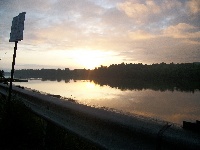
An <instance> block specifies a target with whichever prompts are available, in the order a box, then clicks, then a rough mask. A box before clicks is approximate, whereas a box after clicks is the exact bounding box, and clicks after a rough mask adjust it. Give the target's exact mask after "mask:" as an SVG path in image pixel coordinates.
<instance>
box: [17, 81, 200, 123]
mask: <svg viewBox="0 0 200 150" xmlns="http://www.w3.org/2000/svg"><path fill="white" fill-rule="evenodd" d="M14 84H15V85H21V86H24V87H28V88H31V89H35V90H39V91H42V92H46V93H51V94H56V95H61V96H62V97H67V98H72V99H74V100H76V101H77V102H78V103H81V104H85V105H89V106H93V107H100V108H104V109H108V110H112V111H117V112H121V113H126V114H129V115H141V116H145V117H151V118H153V119H158V120H164V121H168V122H173V123H176V124H180V125H181V124H182V122H183V121H192V122H194V121H196V120H200V90H198V89H195V90H193V91H184V90H176V89H175V88H174V89H175V90H169V89H165V90H160V89H159V88H158V89H157V90H155V89H154V88H120V87H119V86H109V85H107V84H97V83H96V82H94V81H89V80H59V81H49V80H46V81H42V80H40V79H38V80H36V79H32V80H29V81H28V82H19V83H14Z"/></svg>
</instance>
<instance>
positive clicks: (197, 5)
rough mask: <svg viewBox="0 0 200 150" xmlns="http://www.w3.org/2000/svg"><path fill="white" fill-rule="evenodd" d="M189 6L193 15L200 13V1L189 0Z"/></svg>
mask: <svg viewBox="0 0 200 150" xmlns="http://www.w3.org/2000/svg"><path fill="white" fill-rule="evenodd" d="M187 6H188V8H189V12H190V13H191V14H198V13H200V1H199V0H189V1H188V2H187Z"/></svg>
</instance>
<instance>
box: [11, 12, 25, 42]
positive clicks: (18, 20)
mask: <svg viewBox="0 0 200 150" xmlns="http://www.w3.org/2000/svg"><path fill="white" fill-rule="evenodd" d="M25 14H26V12H22V13H20V14H19V15H18V16H16V17H14V18H13V21H12V26H11V33H10V40H9V42H16V41H21V40H23V30H24V21H25Z"/></svg>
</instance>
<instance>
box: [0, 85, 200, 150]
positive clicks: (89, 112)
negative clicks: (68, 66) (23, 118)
mask: <svg viewBox="0 0 200 150" xmlns="http://www.w3.org/2000/svg"><path fill="white" fill-rule="evenodd" d="M7 91H8V86H7V85H4V84H0V93H1V94H3V95H6V94H7ZM13 96H15V97H18V98H19V99H21V100H22V101H23V102H24V104H25V105H26V106H27V107H30V108H31V110H32V111H33V112H34V113H36V114H38V115H39V116H41V117H43V118H45V119H47V120H49V121H52V122H54V123H56V124H57V125H59V126H62V127H63V128H65V129H67V130H68V131H70V132H73V133H75V134H77V135H78V136H80V137H82V138H85V139H87V140H89V141H91V142H93V143H94V144H96V145H98V146H100V147H101V148H105V149H200V134H199V133H195V132H192V131H188V130H184V129H183V128H182V127H179V126H177V125H174V124H170V123H167V122H164V121H157V120H153V119H151V118H146V117H142V116H130V115H125V114H121V113H116V112H111V111H108V110H103V109H98V108H93V107H89V106H85V105H81V104H77V103H74V102H70V101H67V100H63V99H59V98H56V97H52V96H51V95H45V94H41V93H39V92H34V91H32V90H30V89H27V88H24V89H23V88H20V87H15V86H13Z"/></svg>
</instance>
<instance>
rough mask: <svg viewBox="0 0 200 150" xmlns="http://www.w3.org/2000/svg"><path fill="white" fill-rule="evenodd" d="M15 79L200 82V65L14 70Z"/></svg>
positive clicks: (129, 65) (140, 65) (122, 64)
mask: <svg viewBox="0 0 200 150" xmlns="http://www.w3.org/2000/svg"><path fill="white" fill-rule="evenodd" d="M14 76H15V77H16V78H43V79H69V78H71V79H97V78H105V79H133V80H143V81H149V80H170V81H177V80H178V81H200V63H181V64H174V63H170V64H166V63H160V64H152V65H147V64H142V63H138V64H132V63H129V64H127V63H126V64H125V63H121V64H112V65H110V66H100V67H97V68H95V69H93V70H89V69H88V70H87V69H74V70H69V69H64V70H61V69H40V70H39V69H36V70H34V69H22V70H16V71H15V74H14Z"/></svg>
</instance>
